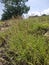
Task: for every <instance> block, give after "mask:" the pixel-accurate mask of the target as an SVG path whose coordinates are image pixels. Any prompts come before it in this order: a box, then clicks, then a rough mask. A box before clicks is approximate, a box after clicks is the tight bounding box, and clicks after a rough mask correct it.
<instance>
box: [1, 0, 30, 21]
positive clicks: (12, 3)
mask: <svg viewBox="0 0 49 65" xmlns="http://www.w3.org/2000/svg"><path fill="white" fill-rule="evenodd" d="M27 1H28V0H1V2H2V3H3V4H4V6H5V9H4V10H3V11H4V13H3V15H2V20H7V19H10V18H12V17H16V16H18V15H19V16H22V14H23V13H27V12H28V10H29V9H30V8H29V7H27V6H26V4H25V2H27Z"/></svg>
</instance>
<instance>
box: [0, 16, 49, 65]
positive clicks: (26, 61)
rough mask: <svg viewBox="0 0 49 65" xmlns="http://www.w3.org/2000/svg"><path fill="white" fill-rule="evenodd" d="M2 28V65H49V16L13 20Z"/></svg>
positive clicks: (0, 56) (0, 60) (0, 41)
mask: <svg viewBox="0 0 49 65" xmlns="http://www.w3.org/2000/svg"><path fill="white" fill-rule="evenodd" d="M1 26H2V27H1ZM0 27H1V30H0V63H2V64H3V65H49V35H47V36H45V33H47V32H48V31H49V16H41V17H33V18H29V19H26V20H21V19H17V20H16V19H11V20H8V21H6V22H0ZM2 28H4V29H3V30H2ZM5 28H8V29H5Z"/></svg>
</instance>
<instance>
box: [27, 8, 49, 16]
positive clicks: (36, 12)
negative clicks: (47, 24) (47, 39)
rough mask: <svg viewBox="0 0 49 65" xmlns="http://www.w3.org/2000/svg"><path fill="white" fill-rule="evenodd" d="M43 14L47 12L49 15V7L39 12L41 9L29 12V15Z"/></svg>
mask: <svg viewBox="0 0 49 65" xmlns="http://www.w3.org/2000/svg"><path fill="white" fill-rule="evenodd" d="M43 14H46V15H49V8H48V9H46V10H44V11H41V12H39V11H34V12H32V11H31V12H30V11H29V12H28V15H29V16H35V15H38V16H41V15H43Z"/></svg>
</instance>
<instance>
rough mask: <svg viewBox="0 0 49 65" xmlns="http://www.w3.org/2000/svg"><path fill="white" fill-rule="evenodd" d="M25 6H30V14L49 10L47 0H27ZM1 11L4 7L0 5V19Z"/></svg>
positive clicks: (48, 0) (48, 1)
mask: <svg viewBox="0 0 49 65" xmlns="http://www.w3.org/2000/svg"><path fill="white" fill-rule="evenodd" d="M26 4H27V5H28V6H30V12H33V11H43V10H46V9H48V8H49V0H28V2H27V3H26ZM3 9H4V7H3V5H2V4H1V3H0V18H1V15H2V13H3V11H2V10H3Z"/></svg>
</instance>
